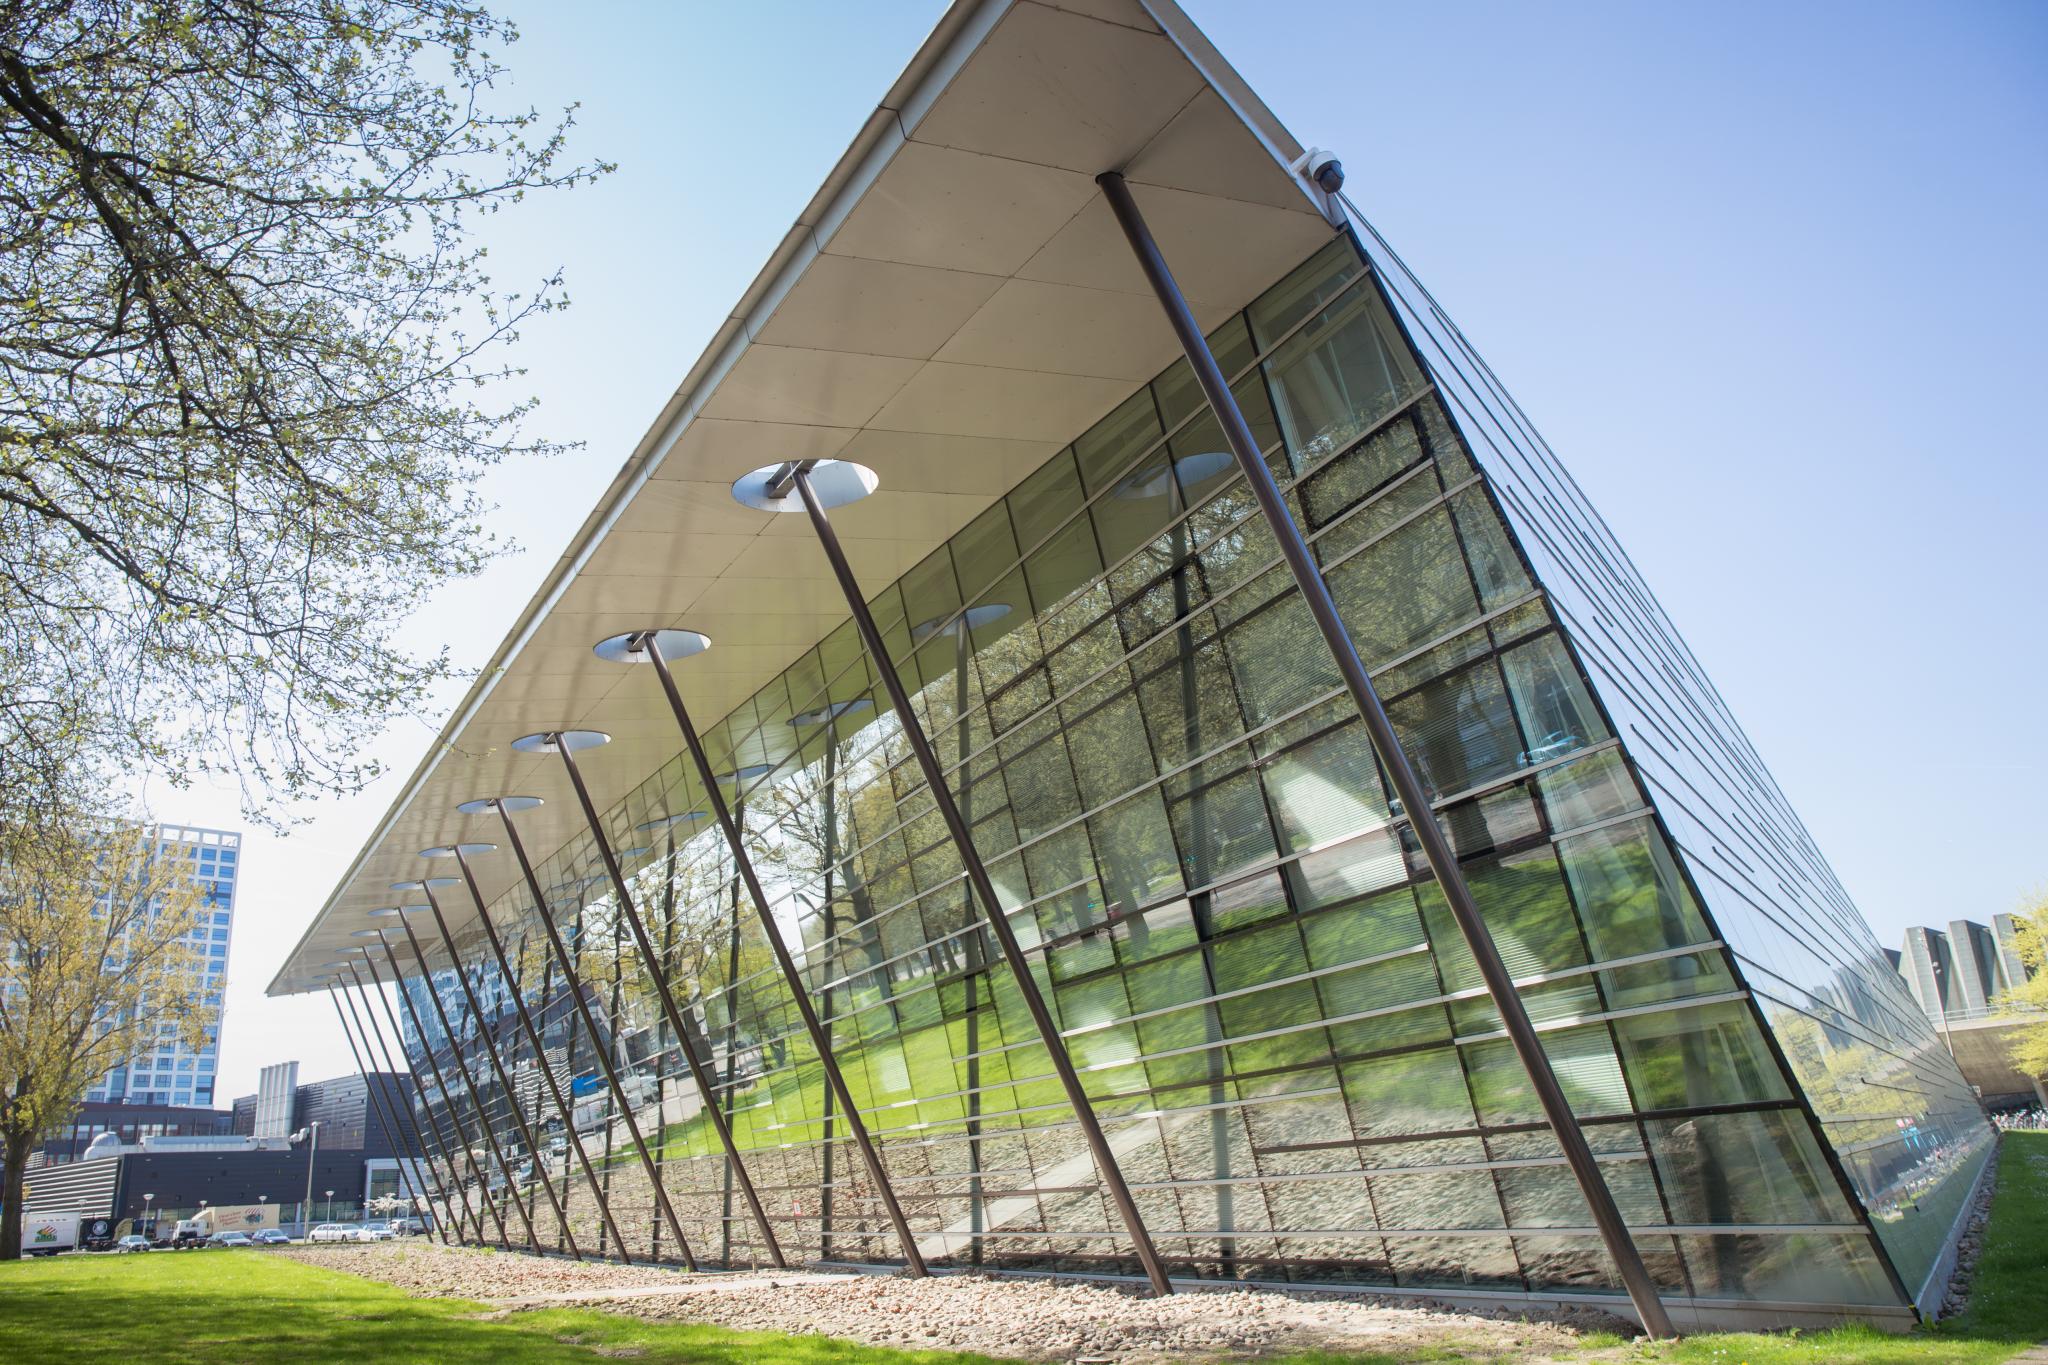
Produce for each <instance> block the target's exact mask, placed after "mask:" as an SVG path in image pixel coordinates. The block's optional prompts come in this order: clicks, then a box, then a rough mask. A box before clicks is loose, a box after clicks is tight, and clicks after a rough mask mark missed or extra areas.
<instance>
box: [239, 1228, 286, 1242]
mask: <svg viewBox="0 0 2048 1365" xmlns="http://www.w3.org/2000/svg"><path fill="white" fill-rule="evenodd" d="M249 1240H250V1241H252V1242H254V1243H255V1244H256V1245H257V1246H260V1247H281V1246H288V1245H290V1243H291V1240H292V1239H291V1238H290V1237H289V1236H287V1235H286V1234H285V1232H284V1230H283V1229H282V1228H264V1229H263V1230H262V1231H260V1232H256V1233H252V1234H251V1235H250V1237H249Z"/></svg>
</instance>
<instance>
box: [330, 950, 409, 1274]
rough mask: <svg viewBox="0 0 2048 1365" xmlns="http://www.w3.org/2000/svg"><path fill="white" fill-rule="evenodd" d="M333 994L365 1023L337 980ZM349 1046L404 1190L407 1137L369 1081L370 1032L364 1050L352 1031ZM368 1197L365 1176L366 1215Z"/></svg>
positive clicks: (344, 1026) (368, 1104)
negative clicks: (394, 1156)
mask: <svg viewBox="0 0 2048 1365" xmlns="http://www.w3.org/2000/svg"><path fill="white" fill-rule="evenodd" d="M349 975H351V976H355V972H354V971H353V969H351V971H350V972H349ZM362 980H363V979H362V978H361V977H359V976H358V977H356V985H357V986H358V987H361V985H362ZM334 997H335V1000H334V1009H335V1013H337V1014H339V1013H341V1008H342V1006H343V1005H344V1004H346V1005H347V1006H348V1018H352V1019H355V1024H356V1028H357V1029H358V1030H360V1029H361V1028H362V1027H363V1021H362V1019H361V1018H360V1017H358V1016H357V1015H356V1002H355V1001H353V1000H351V999H349V995H348V992H347V991H345V990H342V989H340V987H339V985H338V984H337V986H336V988H335V990H334ZM341 1029H342V1032H344V1033H348V1032H349V1028H348V1019H344V1020H343V1021H342V1025H341ZM348 1050H349V1051H350V1052H351V1053H354V1054H355V1058H356V1070H357V1071H358V1072H360V1073H361V1075H362V1078H363V1097H364V1099H365V1101H366V1104H365V1106H364V1107H365V1108H366V1109H368V1110H369V1111H370V1112H371V1113H374V1114H375V1115H376V1116H377V1127H378V1128H379V1130H381V1131H382V1132H383V1134H384V1141H386V1142H388V1143H390V1144H391V1150H392V1152H393V1153H394V1154H395V1155H396V1157H397V1159H398V1161H399V1163H400V1164H399V1167H398V1187H399V1189H401V1190H403V1189H405V1188H406V1187H407V1185H408V1184H409V1183H410V1182H409V1181H407V1180H406V1178H405V1165H404V1162H405V1140H404V1135H403V1130H402V1129H400V1128H399V1127H398V1125H397V1121H396V1120H394V1119H392V1118H390V1117H389V1116H387V1115H386V1113H385V1112H384V1096H383V1095H381V1094H379V1093H378V1091H379V1089H380V1087H378V1086H375V1085H372V1084H371V1083H370V1069H369V1067H368V1066H366V1065H365V1064H364V1061H363V1059H364V1057H366V1056H368V1055H369V1051H370V1044H369V1038H368V1036H367V1035H365V1037H364V1040H363V1050H362V1051H361V1052H356V1040H355V1035H354V1034H350V1035H349V1040H348ZM363 1136H364V1137H366V1138H367V1137H368V1136H369V1133H368V1132H367V1131H365V1132H364V1134H363ZM369 1197H370V1189H369V1182H368V1179H367V1177H366V1178H365V1180H364V1184H363V1199H364V1203H365V1214H366V1216H367V1211H368V1200H369ZM309 1235H310V1234H309Z"/></svg>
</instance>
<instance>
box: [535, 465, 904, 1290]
mask: <svg viewBox="0 0 2048 1365" xmlns="http://www.w3.org/2000/svg"><path fill="white" fill-rule="evenodd" d="M798 484H799V486H800V487H804V488H808V487H809V486H810V485H809V484H808V482H806V481H805V480H804V479H803V478H802V476H801V475H800V476H799V477H798ZM639 649H640V650H641V651H642V652H644V655H645V657H646V659H647V661H648V662H649V663H651V664H653V665H654V671H655V676H656V677H657V678H658V679H659V680H660V683H661V690H662V693H663V695H664V696H665V697H666V698H667V700H668V704H669V710H670V711H671V712H672V713H673V715H674V717H675V722H676V729H677V730H678V731H679V732H680V733H681V735H682V737H683V745H684V748H685V749H687V750H688V752H689V755H690V759H691V761H692V762H693V763H694V764H695V765H696V768H697V776H698V780H699V781H701V782H702V783H703V784H704V787H705V794H706V799H707V801H708V802H709V804H710V806H711V813H712V815H713V817H714V818H715V820H716V821H717V824H718V827H719V831H720V833H721V834H722V835H723V836H724V838H725V842H726V848H727V852H728V853H729V854H730V855H731V857H732V861H733V868H734V871H735V873H736V874H737V876H738V878H739V880H740V881H741V882H743V883H744V884H745V887H746V890H747V896H748V899H749V900H750V901H751V902H752V904H753V907H754V915H755V918H756V920H757V921H758V922H759V925H760V929H761V933H762V936H763V937H764V938H765V939H766V940H767V943H768V948H769V951H770V953H772V954H773V956H774V958H775V963H776V966H777V968H778V969H779V970H780V971H781V973H782V976H783V980H784V984H785V985H786V986H787V988H788V990H789V995H790V1001H791V1003H792V1004H793V1005H794V1006H795V1007H796V1011H797V1015H798V1017H799V1018H800V1019H801V1020H802V1022H803V1026H804V1031H805V1033H806V1034H807V1035H808V1036H809V1039H810V1043H811V1047H812V1050H813V1051H814V1052H815V1053H816V1054H817V1057H818V1064H819V1066H820V1068H821V1069H822V1070H823V1071H824V1073H825V1078H826V1083H827V1084H828V1085H829V1086H830V1087H831V1088H832V1089H833V1090H834V1091H836V1092H837V1093H838V1096H839V1103H840V1105H841V1107H842V1108H843V1109H844V1110H845V1118H846V1124H847V1128H848V1131H849V1136H850V1137H851V1138H852V1139H853V1144H854V1147H855V1149H856V1151H857V1152H858V1153H859V1155H860V1158H861V1163H862V1165H863V1166H865V1167H866V1168H867V1172H868V1178H869V1179H870V1180H871V1181H873V1182H874V1186H875V1195H876V1197H877V1198H878V1199H879V1200H880V1201H881V1203H882V1207H883V1210H884V1212H885V1214H886V1215H887V1217H888V1220H889V1223H890V1225H891V1227H892V1229H893V1230H894V1232H895V1235H896V1240H897V1243H898V1245H899V1246H900V1247H901V1249H902V1251H903V1258H904V1261H905V1263H906V1264H907V1265H908V1266H909V1268H910V1271H911V1273H912V1274H913V1275H917V1276H922V1275H924V1274H926V1273H927V1271H926V1268H925V1263H924V1256H923V1254H922V1253H921V1252H920V1251H919V1250H918V1246H917V1238H916V1236H915V1234H914V1233H912V1231H911V1229H910V1223H909V1220H908V1219H906V1218H905V1217H904V1215H903V1209H902V1206H901V1205H900V1204H899V1203H898V1202H897V1199H896V1193H895V1190H894V1188H893V1187H892V1186H891V1185H890V1183H889V1175H888V1170H887V1168H886V1167H884V1166H883V1164H882V1159H881V1154H880V1153H879V1152H878V1151H877V1150H876V1149H875V1146H874V1143H873V1141H872V1140H871V1139H870V1138H869V1136H868V1131H867V1125H866V1124H865V1123H864V1122H863V1121H862V1120H861V1118H860V1116H859V1114H858V1113H857V1111H856V1106H855V1105H854V1102H853V1091H852V1089H851V1088H850V1087H849V1086H848V1085H847V1083H846V1077H845V1075H844V1074H843V1073H842V1072H841V1070H840V1067H839V1061H838V1058H837V1057H836V1055H835V1054H834V1052H833V1049H832V1043H831V1040H830V1038H829V1037H828V1035H827V1034H826V1033H825V1028H824V1025H823V1023H821V1022H820V1020H819V1018H818V1012H817V1010H816V1008H815V1007H814V1006H813V1005H812V1004H811V999H810V990H809V987H808V986H807V985H806V984H805V982H804V979H803V974H802V973H801V972H800V971H799V970H798V968H797V965H796V961H795V959H794V958H792V957H791V956H790V952H789V945H788V944H787V943H786V942H784V940H783V936H782V930H781V927H780V926H779V925H777V924H776V922H775V913H774V911H773V910H772V909H771V908H770V902H769V899H768V894H767V892H766V891H765V890H764V889H763V888H762V886H761V879H760V877H759V875H758V874H757V873H756V872H755V870H754V860H753V858H752V857H750V856H749V855H748V853H747V848H746V840H745V837H744V835H743V833H742V831H741V830H740V827H739V824H738V822H737V821H736V820H735V819H734V818H733V811H732V807H731V806H730V805H728V804H727V802H726V799H725V793H724V792H722V791H721V790H719V786H718V776H717V773H716V772H715V771H714V769H713V768H712V766H711V756H710V755H709V754H708V753H707V752H705V749H704V741H703V739H702V737H701V736H700V735H699V734H698V733H697V727H696V725H695V724H694V723H693V722H692V721H691V719H690V713H689V708H687V707H686V706H685V705H684V704H683V694H682V691H681V689H679V688H678V687H677V686H676V680H675V675H674V674H673V673H672V672H671V671H670V670H669V665H668V660H667V659H666V658H665V657H664V656H663V654H662V650H661V645H660V642H659V640H658V638H657V637H656V635H655V633H654V632H651V631H650V632H648V633H646V634H644V635H642V636H640V637H639ZM563 757H564V759H565V760H566V759H568V753H567V751H566V749H565V750H564V752H563ZM577 793H578V795H579V796H583V798H584V806H585V809H586V810H589V809H590V805H589V799H588V797H587V796H584V793H583V789H582V786H581V784H580V780H579V784H578V787H577ZM733 923H734V928H735V930H737V928H738V923H739V921H738V906H737V904H735V906H734V921H733ZM735 1003H737V998H735ZM748 1189H749V1192H750V1193H751V1190H752V1187H751V1185H750V1186H749V1187H748ZM758 1207H759V1205H758V1203H757V1204H756V1208H757V1209H758ZM766 1223H767V1220H766V1218H765V1216H764V1217H763V1219H762V1224H763V1231H764V1232H765V1231H766ZM771 1235H772V1234H771Z"/></svg>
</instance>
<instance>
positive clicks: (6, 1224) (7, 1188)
mask: <svg viewBox="0 0 2048 1365" xmlns="http://www.w3.org/2000/svg"><path fill="white" fill-rule="evenodd" d="M5 1142H6V1152H5V1158H4V1159H5V1161H6V1166H7V1173H6V1177H5V1179H4V1181H0V1261H18V1260H20V1259H21V1200H22V1191H23V1189H24V1188H25V1187H26V1186H27V1184H28V1155H29V1153H30V1152H31V1151H33V1150H35V1135H34V1134H33V1133H22V1132H16V1131H14V1130H11V1129H10V1130H9V1131H8V1132H7V1133H6V1134H5Z"/></svg>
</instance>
